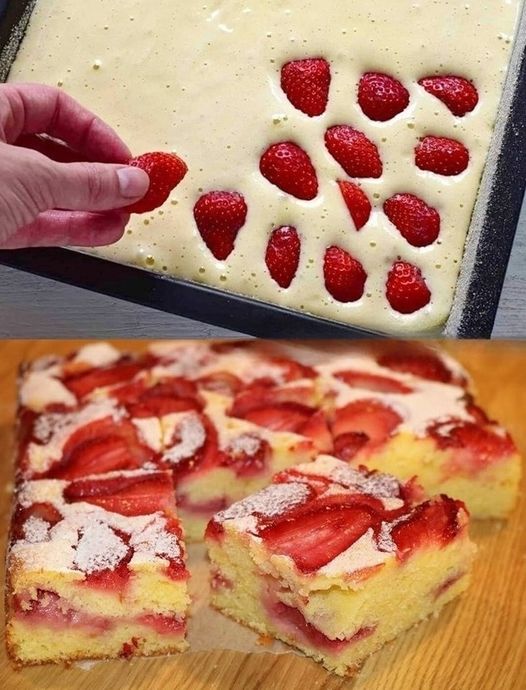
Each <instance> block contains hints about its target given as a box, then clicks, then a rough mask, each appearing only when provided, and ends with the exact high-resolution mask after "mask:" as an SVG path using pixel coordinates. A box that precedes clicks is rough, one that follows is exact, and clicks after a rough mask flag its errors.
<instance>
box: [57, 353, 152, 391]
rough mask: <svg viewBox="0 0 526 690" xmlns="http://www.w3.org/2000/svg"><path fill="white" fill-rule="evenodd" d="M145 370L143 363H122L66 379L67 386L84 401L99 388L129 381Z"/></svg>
mask: <svg viewBox="0 0 526 690" xmlns="http://www.w3.org/2000/svg"><path fill="white" fill-rule="evenodd" d="M142 368H143V364H142V363H141V362H130V361H122V362H117V364H113V365H112V366H109V367H104V368H103V369H90V370H89V371H87V372H85V373H83V374H80V375H79V376H72V377H71V378H66V380H65V381H64V383H65V385H66V386H67V387H68V388H69V390H70V391H71V392H72V393H74V394H75V395H76V396H77V398H79V399H82V398H84V397H85V396H86V395H88V394H89V393H91V392H92V391H94V390H96V389H97V388H106V387H107V386H114V385H116V384H117V383H123V382H124V381H127V382H128V381H129V380H130V379H132V378H133V377H134V376H136V375H137V374H138V373H139V372H140V371H141V370H142Z"/></svg>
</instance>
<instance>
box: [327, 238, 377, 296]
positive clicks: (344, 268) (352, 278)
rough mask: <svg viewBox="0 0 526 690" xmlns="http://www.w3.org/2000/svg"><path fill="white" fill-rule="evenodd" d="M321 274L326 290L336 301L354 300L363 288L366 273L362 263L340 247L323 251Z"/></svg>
mask: <svg viewBox="0 0 526 690" xmlns="http://www.w3.org/2000/svg"><path fill="white" fill-rule="evenodd" d="M323 275H324V280H325V287H326V288H327V292H328V293H329V294H330V295H332V297H334V299H335V300H337V301H338V302H344V303H346V302H356V301H357V300H359V299H360V298H361V297H362V295H363V293H364V289H365V281H366V280H367V273H366V272H365V271H364V269H363V266H362V264H361V263H360V262H359V261H358V260H357V259H355V258H354V257H352V256H351V255H350V254H349V253H348V252H346V251H345V250H344V249H342V248H341V247H337V246H332V247H329V248H328V249H327V251H326V252H325V257H324V259H323Z"/></svg>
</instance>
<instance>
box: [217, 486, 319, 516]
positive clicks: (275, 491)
mask: <svg viewBox="0 0 526 690" xmlns="http://www.w3.org/2000/svg"><path fill="white" fill-rule="evenodd" d="M310 495H311V491H310V489H309V487H308V486H307V485H306V484H303V483H301V482H288V483H286V484H271V485H270V486H267V488H266V489H263V490H262V491H259V492H258V493H257V494H254V495H253V496H249V497H248V498H244V499H243V500H242V501H238V502H237V503H234V504H232V505H231V506H230V507H229V508H227V509H226V510H222V511H221V512H220V513H217V515H216V516H215V519H216V520H218V521H219V522H224V521H225V520H237V519H238V518H244V517H247V516H249V515H254V514H259V515H264V516H265V517H275V516H276V515H281V514H283V513H286V512H287V511H288V510H290V509H291V508H294V507H295V506H298V505H301V504H302V503H305V502H306V501H307V500H308V499H309V497H310Z"/></svg>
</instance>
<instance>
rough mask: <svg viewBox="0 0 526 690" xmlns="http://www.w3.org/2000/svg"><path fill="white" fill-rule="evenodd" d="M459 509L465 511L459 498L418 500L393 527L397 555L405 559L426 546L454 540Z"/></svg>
mask: <svg viewBox="0 0 526 690" xmlns="http://www.w3.org/2000/svg"><path fill="white" fill-rule="evenodd" d="M462 510H465V506H464V504H463V503H462V501H454V500H453V499H452V498H449V497H448V496H444V495H441V496H440V497H439V498H434V499H432V500H430V501H426V502H425V503H421V504H420V505H419V506H417V507H416V508H415V509H414V510H413V512H412V514H411V516H410V518H409V519H407V520H404V521H403V522H400V523H399V524H398V525H395V526H394V527H393V529H392V532H391V536H392V538H393V541H394V543H395V544H396V546H397V549H398V557H399V558H400V559H401V560H406V559H407V558H408V557H409V556H410V555H411V553H412V552H413V551H414V550H415V549H418V548H423V547H425V546H426V545H430V546H436V545H438V546H439V547H442V546H444V545H445V544H447V543H448V542H449V541H451V540H452V539H454V538H455V536H456V535H457V534H458V532H459V530H460V525H459V521H458V516H459V512H460V511H462Z"/></svg>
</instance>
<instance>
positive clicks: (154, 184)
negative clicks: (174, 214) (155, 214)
mask: <svg viewBox="0 0 526 690" xmlns="http://www.w3.org/2000/svg"><path fill="white" fill-rule="evenodd" d="M128 165H131V166H133V167H134V168H140V169H141V170H144V171H146V172H147V173H148V176H149V177H150V186H149V188H148V191H147V192H146V195H145V196H144V197H143V198H142V199H141V200H140V201H136V202H135V203H134V204H132V205H131V206H128V207H127V208H126V209H125V210H126V211H128V213H148V212H149V211H153V210H154V209H156V208H159V206H162V205H163V204H164V202H165V201H166V199H168V197H169V196H170V192H171V191H172V189H174V188H175V187H177V185H178V184H179V183H180V182H181V180H182V179H183V178H184V176H185V175H186V173H187V171H188V167H187V166H186V163H185V162H184V161H183V160H181V159H180V158H179V156H176V155H174V154H173V153H162V152H159V151H156V152H154V153H145V154H143V155H142V156H138V157H137V158H132V160H131V161H130V162H129V163H128Z"/></svg>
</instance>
